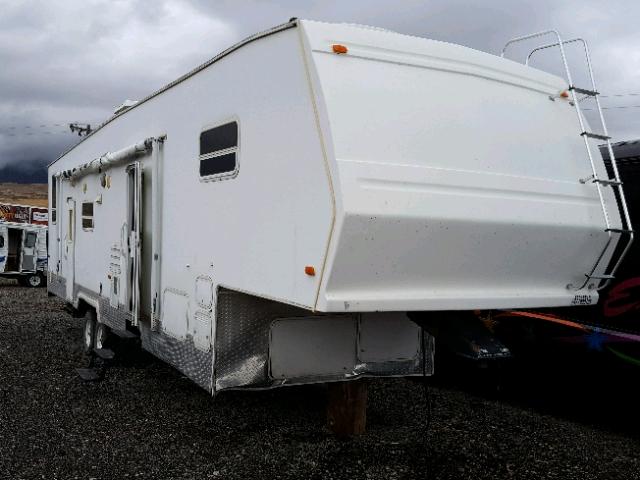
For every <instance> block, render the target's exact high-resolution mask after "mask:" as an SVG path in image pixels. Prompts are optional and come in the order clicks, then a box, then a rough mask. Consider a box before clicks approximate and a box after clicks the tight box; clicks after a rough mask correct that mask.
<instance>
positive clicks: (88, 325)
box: [82, 308, 98, 355]
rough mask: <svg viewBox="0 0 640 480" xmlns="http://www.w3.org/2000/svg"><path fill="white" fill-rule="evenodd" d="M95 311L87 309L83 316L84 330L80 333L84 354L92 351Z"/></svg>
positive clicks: (94, 336) (94, 334)
mask: <svg viewBox="0 0 640 480" xmlns="http://www.w3.org/2000/svg"><path fill="white" fill-rule="evenodd" d="M97 323H98V322H97V321H96V312H95V311H94V310H93V309H91V308H90V309H88V310H87V313H86V314H85V316H84V331H83V333H82V350H83V351H84V353H85V354H86V355H91V354H92V353H93V347H94V346H95V341H96V324H97Z"/></svg>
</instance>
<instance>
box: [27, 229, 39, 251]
mask: <svg viewBox="0 0 640 480" xmlns="http://www.w3.org/2000/svg"><path fill="white" fill-rule="evenodd" d="M37 239H38V235H37V234H36V233H34V232H27V238H25V239H24V246H25V247H26V248H33V247H35V246H36V240H37Z"/></svg>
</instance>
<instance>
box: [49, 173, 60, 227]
mask: <svg viewBox="0 0 640 480" xmlns="http://www.w3.org/2000/svg"><path fill="white" fill-rule="evenodd" d="M50 210H51V211H50V212H49V218H50V219H51V225H55V224H56V223H57V221H58V179H57V178H56V176H55V175H52V176H51V208H50Z"/></svg>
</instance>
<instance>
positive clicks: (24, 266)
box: [20, 230, 38, 272]
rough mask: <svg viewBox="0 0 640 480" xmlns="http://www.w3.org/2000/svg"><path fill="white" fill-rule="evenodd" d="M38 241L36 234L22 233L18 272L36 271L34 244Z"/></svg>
mask: <svg viewBox="0 0 640 480" xmlns="http://www.w3.org/2000/svg"><path fill="white" fill-rule="evenodd" d="M37 241H38V233H37V232H29V231H27V230H23V231H22V255H21V257H22V258H21V261H20V271H29V272H30V271H35V270H36V244H37Z"/></svg>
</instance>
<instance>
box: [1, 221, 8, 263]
mask: <svg viewBox="0 0 640 480" xmlns="http://www.w3.org/2000/svg"><path fill="white" fill-rule="evenodd" d="M8 256H9V229H8V228H7V227H6V226H3V225H0V272H4V267H5V265H6V264H7V257H8Z"/></svg>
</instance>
